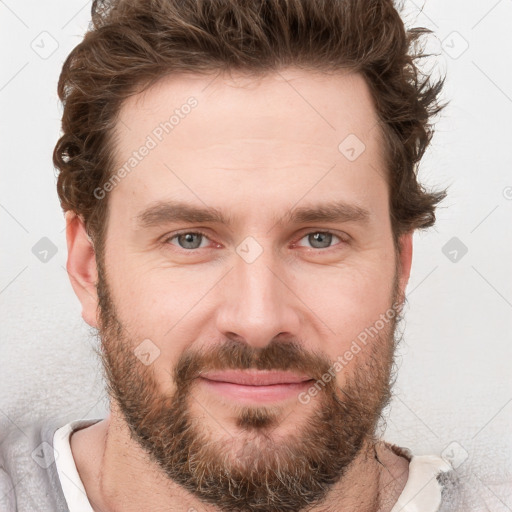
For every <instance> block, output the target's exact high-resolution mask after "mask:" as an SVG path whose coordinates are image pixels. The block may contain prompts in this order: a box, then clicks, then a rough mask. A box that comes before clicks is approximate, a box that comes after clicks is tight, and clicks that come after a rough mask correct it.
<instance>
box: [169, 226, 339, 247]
mask: <svg viewBox="0 0 512 512" xmlns="http://www.w3.org/2000/svg"><path fill="white" fill-rule="evenodd" d="M333 237H334V238H337V239H338V241H339V242H345V240H343V239H342V238H341V237H340V236H339V235H336V234H335V233H333V232H331V231H318V230H317V231H310V232H309V233H306V234H305V235H303V236H302V237H301V238H300V239H299V242H300V241H301V240H304V239H306V238H307V240H308V242H309V243H310V244H312V247H309V248H310V249H318V250H321V251H322V250H326V249H330V248H331V247H334V246H335V245H337V244H335V245H331V243H332V241H333ZM173 240H176V241H177V243H176V244H175V243H173ZM206 240H209V238H208V235H207V234H206V233H204V232H202V231H182V232H181V233H176V234H174V235H172V236H170V237H167V238H166V239H165V240H164V243H166V244H169V243H170V244H171V245H174V246H176V247H178V248H179V249H183V250H185V251H188V252H190V251H193V250H195V249H204V248H205V247H207V245H204V244H203V242H205V241H206ZM315 245H316V246H315ZM298 246H299V247H305V246H303V245H301V244H300V243H299V244H298Z"/></svg>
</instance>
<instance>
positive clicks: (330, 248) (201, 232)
mask: <svg viewBox="0 0 512 512" xmlns="http://www.w3.org/2000/svg"><path fill="white" fill-rule="evenodd" d="M316 233H322V234H328V235H333V236H335V237H337V238H339V239H340V240H341V242H339V243H338V244H334V245H332V246H331V247H326V248H325V249H316V248H315V247H303V248H304V249H309V250H311V251H321V252H324V253H325V252H329V251H331V250H333V249H335V248H336V246H337V245H339V244H343V243H348V235H345V237H344V236H342V235H340V234H337V233H335V232H333V231H329V230H318V229H317V230H312V231H308V232H307V233H304V234H303V235H302V236H301V237H300V238H298V239H297V240H296V242H294V244H296V243H297V242H299V241H300V240H302V239H303V238H304V237H306V236H308V235H312V234H316ZM187 234H192V235H201V236H203V237H205V238H207V239H208V240H210V238H209V236H208V234H207V233H205V232H204V231H201V230H196V231H180V232H178V233H174V234H173V235H172V236H166V237H165V238H164V239H163V243H164V245H169V244H170V241H171V240H174V239H175V238H177V237H179V236H181V235H187ZM171 245H174V244H171ZM175 247H176V248H177V249H178V250H181V251H182V252H184V253H191V254H193V253H194V252H195V251H198V250H199V249H207V247H200V248H196V249H183V248H182V247H178V246H175Z"/></svg>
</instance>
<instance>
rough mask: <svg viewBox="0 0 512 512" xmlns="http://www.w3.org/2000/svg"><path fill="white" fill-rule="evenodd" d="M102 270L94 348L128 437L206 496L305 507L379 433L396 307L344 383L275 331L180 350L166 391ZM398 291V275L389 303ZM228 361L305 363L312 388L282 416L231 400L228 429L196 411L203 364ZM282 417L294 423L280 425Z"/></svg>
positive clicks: (224, 501) (262, 506)
mask: <svg viewBox="0 0 512 512" xmlns="http://www.w3.org/2000/svg"><path fill="white" fill-rule="evenodd" d="M99 267H100V265H99ZM104 276H105V274H104V271H103V269H102V268H99V269H98V295H99V307H100V328H99V334H100V337H101V348H102V352H101V354H100V356H101V360H102V364H103V368H104V371H105V376H106V382H107V389H108V393H109V396H110V398H111V399H112V400H114V401H115V402H116V404H117V406H118V409H119V410H120V411H121V413H122V415H123V418H124V421H125V423H126V425H127V426H128V428H129V431H130V435H131V437H132V439H133V440H134V441H135V442H137V443H138V444H139V445H140V446H141V447H142V448H143V449H144V450H145V452H147V454H148V455H149V458H150V459H151V460H152V461H153V462H154V463H155V464H156V467H158V468H159V469H160V470H161V471H162V472H163V473H164V475H165V476H166V477H167V478H169V479H170V480H172V481H173V482H175V483H177V484H178V485H180V486H181V487H182V488H184V489H185V490H186V491H188V492H189V493H191V494H192V495H193V496H195V497H197V498H198V499H199V500H200V501H202V502H203V503H205V504H210V505H214V506H215V507H217V508H218V509H219V510H222V511H226V512H227V511H244V512H292V511H293V512H297V511H301V510H306V509H309V508H310V507H311V506H313V505H318V504H321V503H322V501H323V500H324V499H325V498H326V496H327V494H328V493H329V491H330V490H331V489H332V488H333V486H334V485H335V484H336V483H337V482H339V481H340V480H341V479H342V477H343V476H344V474H345V473H346V471H347V469H348V468H349V466H350V464H351V463H352V462H353V461H354V459H355V458H356V457H357V456H358V454H359V453H360V452H361V451H362V449H363V447H364V446H365V443H367V442H371V443H374V442H375V441H376V437H375V432H376V428H377V425H378V422H379V419H380V416H381V413H382V410H383V408H384V407H385V406H386V405H387V404H388V403H389V400H390V397H391V384H390V378H391V368H392V366H393V354H394V350H395V345H396V343H395V338H394V335H395V331H396V325H397V319H398V317H397V315H394V316H393V317H392V319H391V320H390V321H389V322H388V323H387V324H385V327H384V328H382V329H381V330H380V331H379V332H378V334H377V335H375V336H374V337H372V339H371V340H370V341H369V343H368V345H366V346H365V347H363V348H362V350H361V351H360V352H359V353H358V354H357V355H355V356H354V360H353V361H351V362H349V363H347V365H346V367H344V368H343V369H342V370H341V371H342V372H343V373H345V379H344V382H343V385H342V386H340V385H338V384H337V382H336V377H335V376H334V377H332V378H330V379H329V378H326V377H325V376H326V375H328V372H329V370H330V369H331V376H332V368H333V362H332V361H331V360H330V359H329V358H328V357H327V356H326V355H325V354H322V353H318V352H315V353H310V352H307V351H306V350H305V349H304V348H303V347H302V345H301V344H299V343H296V342H293V341H292V342H290V341H286V342H283V341H278V340H276V339H274V340H272V341H271V342H270V343H269V344H268V345H266V346H265V347H262V348H256V347H252V346H250V345H248V344H246V343H242V342H239V341H235V340H232V339H229V338H228V339H226V340H225V342H224V343H222V344H219V345H216V346H214V347H210V348H208V349H207V350H198V349H187V350H186V351H185V352H183V353H182V354H181V356H180V357H179V359H178V361H177V363H176V364H175V366H174V368H173V369H172V371H171V372H169V379H171V378H172V380H173V383H174V386H175V391H174V393H172V395H171V396H170V395H169V394H165V393H163V392H162V391H161V390H160V388H159V386H158V383H157V380H156V378H155V375H154V368H153V367H152V366H145V365H143V364H142V363H141V362H140V361H139V359H138V358H137V357H136V356H135V355H134V348H135V347H136V346H137V345H138V344H139V342H140V340H139V339H138V338H137V339H135V338H132V337H131V336H130V335H129V334H127V331H126V329H125V328H124V327H123V325H122V324H121V322H120V320H119V318H118V316H117V314H116V311H115V306H114V303H113V301H112V296H111V293H110V291H109V289H108V286H107V282H106V279H105V277H104ZM396 298H397V279H396V276H395V287H394V292H393V297H392V299H393V300H392V302H391V304H393V305H394V304H395V303H396V302H395V301H396ZM390 308H391V306H390ZM344 351H345V349H344V350H343V352H344ZM227 369H239V370H246V369H258V370H283V371H286V370H290V371H295V372H300V373H304V374H307V375H308V376H311V378H312V380H313V381H314V383H316V387H317V390H318V394H317V395H316V396H315V398H314V399H311V403H310V404H309V406H308V407H309V409H308V411H307V415H305V418H302V420H303V421H299V422H298V421H297V420H295V421H294V418H293V412H292V413H290V415H289V416H285V417H284V418H283V417H282V416H283V414H282V410H280V409H279V408H276V407H272V406H256V405H254V406H236V407H235V405H233V406H232V408H231V409H232V410H233V411H235V416H234V418H235V425H236V429H237V434H236V436H232V435H230V434H229V432H227V430H226V429H223V428H221V429H219V428H218V427H219V424H218V422H216V420H212V421H205V419H204V418H202V419H201V417H200V416H201V414H197V413H196V414H194V412H193V411H194V407H195V408H196V409H197V408H198V407H197V404H198V400H197V398H196V397H195V396H194V391H195V389H196V386H197V379H198V377H200V375H201V373H202V372H203V371H207V370H227ZM314 383H313V382H312V385H313V384H314ZM310 389H311V388H310ZM302 403H304V402H302ZM199 405H200V406H201V408H202V409H203V410H205V411H206V412H207V410H206V407H205V406H204V405H202V404H200V403H199ZM294 407H300V406H299V405H297V404H295V406H294ZM302 416H304V415H301V417H302ZM206 417H207V418H208V419H211V418H209V417H208V415H206ZM286 422H288V423H289V425H293V427H294V428H293V429H290V428H289V429H288V431H290V432H288V431H287V432H286V434H285V435H278V430H279V427H280V426H281V425H283V424H284V425H286Z"/></svg>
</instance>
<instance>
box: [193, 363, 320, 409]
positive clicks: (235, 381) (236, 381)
mask: <svg viewBox="0 0 512 512" xmlns="http://www.w3.org/2000/svg"><path fill="white" fill-rule="evenodd" d="M199 380H200V381H201V382H202V383H203V384H204V385H205V387H206V388H207V389H208V390H209V391H211V392H214V393H217V394H219V395H221V396H222V397H224V398H227V399H229V400H235V401H237V402H243V403H261V402H276V401H282V400H287V399H290V398H297V396H298V394H299V393H300V392H301V391H302V390H303V389H305V388H306V387H307V386H309V385H310V382H311V381H312V379H311V377H309V376H308V375H302V374H295V373H291V372H283V371H262V370H226V371H211V372H205V373H203V374H202V375H201V377H200V379H199Z"/></svg>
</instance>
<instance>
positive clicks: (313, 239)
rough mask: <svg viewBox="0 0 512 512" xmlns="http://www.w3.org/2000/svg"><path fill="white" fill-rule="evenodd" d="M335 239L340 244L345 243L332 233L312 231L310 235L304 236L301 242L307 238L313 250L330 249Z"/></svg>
mask: <svg viewBox="0 0 512 512" xmlns="http://www.w3.org/2000/svg"><path fill="white" fill-rule="evenodd" d="M318 235H320V236H318ZM333 237H334V238H337V239H338V240H339V241H340V242H343V240H342V239H341V238H340V237H339V236H338V235H335V234H334V233H332V232H331V231H311V232H310V233H307V234H306V235H304V236H303V237H302V238H301V239H300V240H304V239H305V238H307V239H308V242H309V243H312V244H313V247H312V249H330V248H331V247H333V246H332V245H331V242H332V240H333ZM300 240H299V241H300ZM314 244H319V245H320V247H318V246H317V247H315V246H314ZM325 244H327V245H325ZM300 247H303V246H300Z"/></svg>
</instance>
